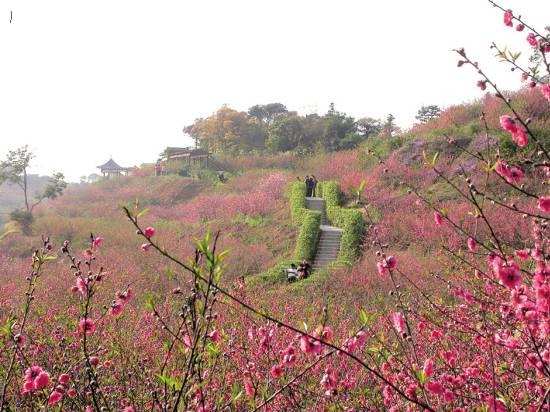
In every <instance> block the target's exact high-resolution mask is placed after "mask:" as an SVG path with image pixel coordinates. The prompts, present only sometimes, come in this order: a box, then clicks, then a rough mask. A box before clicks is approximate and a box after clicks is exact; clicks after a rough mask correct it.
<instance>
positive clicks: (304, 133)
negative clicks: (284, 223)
mask: <svg viewBox="0 0 550 412" xmlns="http://www.w3.org/2000/svg"><path fill="white" fill-rule="evenodd" d="M382 129H383V126H382V122H381V121H380V120H378V119H373V118H370V117H365V118H362V119H359V120H355V119H354V118H353V117H352V116H349V115H348V114H346V113H343V112H339V111H337V110H336V108H335V105H334V104H333V103H331V105H330V107H329V110H328V111H327V113H326V114H324V115H318V114H308V115H300V114H298V113H297V112H294V111H289V110H288V109H287V107H286V106H285V105H284V104H282V103H269V104H257V105H254V106H252V107H250V108H249V109H248V111H247V112H240V111H237V110H234V109H232V108H230V107H228V106H222V107H221V108H220V109H218V110H217V111H216V112H215V113H213V114H212V115H211V116H209V117H206V118H201V119H197V120H195V122H194V123H193V124H191V125H189V126H187V127H185V129H184V132H185V133H187V134H189V135H190V136H191V137H193V138H194V139H195V142H196V143H197V145H198V146H200V147H202V148H205V149H207V150H210V151H211V152H214V153H216V152H224V153H248V152H262V151H268V152H286V151H295V152H311V151H314V150H318V149H322V150H326V151H335V150H343V149H350V148H353V147H355V146H357V145H358V144H359V143H361V141H363V140H365V139H367V138H368V137H369V136H373V135H377V134H379V133H380V132H381V131H382Z"/></svg>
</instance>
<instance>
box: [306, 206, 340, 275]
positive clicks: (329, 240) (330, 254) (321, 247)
mask: <svg viewBox="0 0 550 412" xmlns="http://www.w3.org/2000/svg"><path fill="white" fill-rule="evenodd" d="M306 207H307V208H308V209H311V210H317V211H319V212H321V233H320V235H319V243H318V244H317V251H316V252H315V258H314V259H313V265H312V266H313V270H318V269H322V268H324V267H325V266H327V265H328V264H329V263H331V262H334V261H335V260H336V259H337V258H338V252H339V251H340V239H341V237H342V229H340V228H337V227H335V226H330V225H329V224H328V223H329V222H328V219H327V211H326V207H325V200H324V199H322V198H320V197H306Z"/></svg>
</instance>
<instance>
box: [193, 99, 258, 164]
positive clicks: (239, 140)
mask: <svg viewBox="0 0 550 412" xmlns="http://www.w3.org/2000/svg"><path fill="white" fill-rule="evenodd" d="M184 132H185V133H188V134H189V135H190V136H191V137H193V138H194V139H196V141H197V142H198V143H199V146H200V147H202V148H205V149H208V150H210V151H212V152H229V153H246V152H249V151H251V150H256V149H262V148H263V147H264V144H265V132H264V131H263V129H262V128H261V127H259V126H258V124H257V123H256V122H254V121H253V120H252V118H251V117H250V116H248V114H247V113H245V112H239V111H237V110H234V109H231V108H230V107H227V106H222V107H221V108H220V109H219V110H218V111H217V112H216V113H214V114H212V115H211V116H209V117H207V118H205V119H197V120H195V122H194V123H193V124H192V125H190V126H187V127H186V128H185V129H184Z"/></svg>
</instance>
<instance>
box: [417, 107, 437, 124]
mask: <svg viewBox="0 0 550 412" xmlns="http://www.w3.org/2000/svg"><path fill="white" fill-rule="evenodd" d="M440 114H441V109H440V108H439V106H436V105H435V104H432V105H429V106H422V107H421V108H420V109H419V110H418V113H417V114H416V117H415V118H416V120H418V121H419V122H420V123H428V122H429V121H430V120H432V119H437V118H438V117H439V115H440Z"/></svg>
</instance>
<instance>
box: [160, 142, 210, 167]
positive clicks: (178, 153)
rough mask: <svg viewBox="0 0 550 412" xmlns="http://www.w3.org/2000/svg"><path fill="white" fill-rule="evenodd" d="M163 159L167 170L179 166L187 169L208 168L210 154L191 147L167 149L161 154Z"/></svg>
mask: <svg viewBox="0 0 550 412" xmlns="http://www.w3.org/2000/svg"><path fill="white" fill-rule="evenodd" d="M163 157H164V160H165V162H166V165H167V167H168V169H172V168H174V167H177V166H181V165H183V166H187V167H188V168H196V167H200V168H205V167H208V159H209V157H210V153H208V151H207V150H204V149H198V148H197V149H194V148H191V147H167V148H166V149H165V150H164V152H163Z"/></svg>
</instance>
